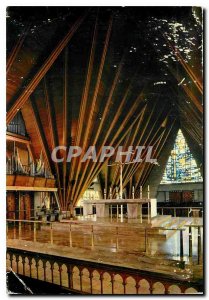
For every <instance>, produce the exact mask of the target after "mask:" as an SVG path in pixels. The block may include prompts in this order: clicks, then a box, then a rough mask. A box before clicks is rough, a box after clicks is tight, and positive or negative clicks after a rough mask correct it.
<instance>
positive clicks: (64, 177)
mask: <svg viewBox="0 0 209 300" xmlns="http://www.w3.org/2000/svg"><path fill="white" fill-rule="evenodd" d="M63 90H64V91H63V145H64V146H66V147H67V111H68V105H67V103H68V101H67V100H68V48H67V47H66V48H65V53H64V87H63ZM66 159H67V154H66V151H64V161H63V164H62V165H63V193H62V195H63V203H64V206H65V207H64V209H65V210H67V203H66V170H67V161H66Z"/></svg>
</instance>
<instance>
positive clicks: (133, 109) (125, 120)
mask: <svg viewBox="0 0 209 300" xmlns="http://www.w3.org/2000/svg"><path fill="white" fill-rule="evenodd" d="M128 92H129V88H128V89H127V92H126V95H124V99H123V100H126V97H127V95H128ZM141 97H142V95H141V94H140V95H139V96H138V98H137V100H139V99H140V98H141ZM122 102H123V101H122ZM122 102H121V105H122V106H123V103H122ZM136 106H138V101H135V105H134V106H133V107H132V108H131V110H130V111H129V113H128V114H127V116H126V118H125V119H124V120H123V123H122V124H121V125H120V127H119V129H118V131H117V132H116V134H115V135H114V138H113V140H112V141H111V143H110V146H112V145H113V144H114V142H115V140H116V139H117V138H118V136H119V133H121V131H122V129H123V128H125V123H127V119H128V120H130V118H131V117H130V113H131V115H132V114H133V112H134V111H135V109H136ZM119 111H120V110H119ZM119 111H118V112H119ZM118 112H117V114H116V115H118ZM141 113H142V110H141V111H140V112H139V113H138V115H137V117H136V118H135V120H134V121H133V122H132V123H131V124H130V125H129V126H128V128H127V130H125V132H124V133H123V134H122V136H121V137H120V138H119V140H118V142H117V144H116V145H115V148H117V147H118V146H119V145H120V144H121V142H122V141H123V140H124V138H125V137H126V136H127V134H128V133H129V131H130V130H131V129H132V128H133V126H134V125H135V124H136V122H137V121H138V119H139V118H140V116H141ZM116 115H115V117H114V120H113V122H112V123H111V126H110V128H109V130H108V132H107V134H106V137H105V139H104V143H103V145H105V143H106V140H107V138H108V136H109V133H110V132H111V130H112V129H111V127H112V126H114V125H113V124H114V122H117V119H118V117H119V116H116ZM100 154H101V148H100V153H99V154H98V156H99V155H100ZM108 160H109V159H106V160H105V161H104V162H103V163H97V165H96V167H95V169H94V170H93V172H92V173H91V174H88V178H87V179H86V181H85V184H84V185H83V187H82V190H81V191H80V193H79V194H78V197H77V199H76V200H75V201H77V200H78V199H79V196H80V195H82V193H83V192H84V191H85V189H86V188H87V187H88V186H89V184H90V183H91V182H92V180H93V179H94V178H95V177H96V176H97V175H98V174H99V172H100V170H101V169H102V167H103V166H104V164H106V163H107V162H108Z"/></svg>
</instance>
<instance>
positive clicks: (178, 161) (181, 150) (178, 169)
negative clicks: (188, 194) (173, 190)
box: [161, 129, 203, 184]
mask: <svg viewBox="0 0 209 300" xmlns="http://www.w3.org/2000/svg"><path fill="white" fill-rule="evenodd" d="M200 181H203V179H202V176H201V174H200V169H199V168H198V167H197V164H196V161H195V159H194V158H193V156H192V154H191V152H190V150H189V147H188V145H187V143H186V140H185V138H184V136H183V133H182V131H181V130H180V129H179V131H178V134H177V137H176V140H175V144H174V148H173V150H172V151H171V155H170V157H169V159H168V162H167V165H166V168H165V172H164V174H163V178H162V181H161V184H165V183H182V182H200Z"/></svg>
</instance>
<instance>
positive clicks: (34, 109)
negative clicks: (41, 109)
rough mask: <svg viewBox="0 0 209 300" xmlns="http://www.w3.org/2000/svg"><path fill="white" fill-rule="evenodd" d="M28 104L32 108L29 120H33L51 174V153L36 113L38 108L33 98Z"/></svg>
mask: <svg viewBox="0 0 209 300" xmlns="http://www.w3.org/2000/svg"><path fill="white" fill-rule="evenodd" d="M30 105H31V108H32V110H31V111H32V115H33V120H31V122H34V127H35V129H36V133H37V135H38V139H39V142H40V144H41V149H42V150H43V154H44V157H45V161H46V164H47V166H48V168H49V170H50V171H51V173H52V174H53V164H52V162H51V154H50V151H49V148H48V144H47V140H46V137H45V134H44V129H43V126H42V123H41V119H40V116H39V113H38V108H37V105H36V102H35V99H33V100H30Z"/></svg>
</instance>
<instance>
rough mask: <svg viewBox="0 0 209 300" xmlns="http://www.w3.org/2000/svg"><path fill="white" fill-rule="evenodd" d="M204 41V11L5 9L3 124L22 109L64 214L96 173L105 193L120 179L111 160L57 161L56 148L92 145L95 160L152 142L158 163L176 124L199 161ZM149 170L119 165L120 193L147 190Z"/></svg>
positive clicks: (143, 165) (143, 166) (144, 165)
mask: <svg viewBox="0 0 209 300" xmlns="http://www.w3.org/2000/svg"><path fill="white" fill-rule="evenodd" d="M169 24H170V25H169ZM175 24H181V26H180V25H175ZM172 26H173V27H172ZM185 41H186V42H185ZM185 43H186V44H185ZM201 43H202V24H201V12H200V11H199V10H198V9H192V8H190V7H180V8H178V7H170V8H169V7H167V8H156V7H155V8H154V7H153V8H151V7H150V8H148V7H147V8H146V7H137V8H134V7H133V8H132V7H126V8H122V7H112V8H108V7H103V8H102V7H100V8H97V7H92V8H82V7H80V8H76V7H74V8H73V7H9V8H8V11H7V124H8V123H10V122H11V121H12V119H13V118H14V116H15V115H16V114H17V113H18V112H19V111H21V113H22V116H23V119H24V121H25V125H26V129H27V133H28V135H29V137H30V139H31V142H32V150H33V153H34V155H35V157H39V155H40V152H41V151H43V154H44V158H45V161H46V164H47V165H48V167H49V169H50V170H51V172H52V174H54V176H55V178H56V180H57V187H58V190H59V199H60V205H61V206H62V208H63V209H67V208H68V205H69V202H70V200H72V201H73V204H74V205H75V204H76V202H77V201H78V199H79V198H80V197H81V195H82V194H83V192H84V191H85V190H86V189H87V188H88V186H89V185H90V184H91V182H92V181H93V179H94V178H95V177H96V176H98V178H99V179H100V181H101V183H102V185H103V186H106V188H107V186H108V187H109V186H110V185H112V187H113V188H114V187H116V185H118V181H119V179H118V167H117V166H115V167H111V168H110V167H107V161H106V162H104V163H94V162H92V161H90V160H88V161H87V162H86V163H81V161H80V158H77V159H74V160H73V161H72V163H67V162H66V157H65V160H64V162H63V163H62V164H61V163H59V164H58V163H55V162H53V161H52V159H51V151H52V150H53V149H54V147H56V146H58V145H66V146H70V145H77V146H81V147H82V148H83V149H84V151H85V150H86V149H88V147H89V146H90V145H96V147H97V149H98V155H99V153H101V147H102V146H103V145H110V146H115V147H116V146H119V145H123V146H124V147H126V148H127V147H128V146H129V145H134V146H137V145H146V146H148V145H152V146H154V150H155V152H154V157H155V158H158V157H159V156H160V153H161V151H162V149H163V146H164V145H165V143H166V140H167V139H168V137H169V135H170V134H172V130H174V128H175V127H176V126H179V127H181V128H182V131H183V133H184V134H185V137H186V138H187V139H188V141H189V142H190V144H191V143H192V144H193V145H194V146H195V151H196V152H197V153H198V155H199V157H202V149H203V148H202V147H203V146H202V145H203V132H202V131H203V130H202V125H203V121H202V120H203V105H202V95H203V80H202V52H201V51H202V49H201ZM182 49H183V51H182ZM188 53H189V58H188V57H187V56H188ZM61 154H62V155H64V156H65V153H60V155H61ZM152 168H153V165H150V164H149V163H145V162H143V163H139V164H133V165H127V166H124V186H126V185H127V184H128V183H129V186H130V188H131V186H132V183H134V185H135V187H136V188H137V187H138V186H139V185H141V184H142V185H143V184H144V183H145V182H146V180H147V178H148V176H149V174H150V172H151V170H152Z"/></svg>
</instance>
